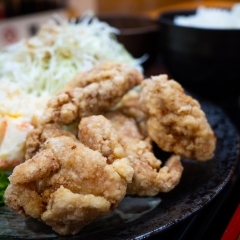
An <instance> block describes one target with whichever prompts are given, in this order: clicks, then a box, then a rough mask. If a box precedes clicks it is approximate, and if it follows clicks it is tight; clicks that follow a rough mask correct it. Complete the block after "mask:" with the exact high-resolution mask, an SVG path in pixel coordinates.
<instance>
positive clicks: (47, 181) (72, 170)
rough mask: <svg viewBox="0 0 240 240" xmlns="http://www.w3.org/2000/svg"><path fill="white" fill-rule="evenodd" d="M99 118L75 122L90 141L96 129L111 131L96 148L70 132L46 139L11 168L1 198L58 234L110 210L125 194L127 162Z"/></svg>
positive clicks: (73, 231)
mask: <svg viewBox="0 0 240 240" xmlns="http://www.w3.org/2000/svg"><path fill="white" fill-rule="evenodd" d="M97 118H98V117H95V118H94V121H98V120H97ZM83 120H84V119H83ZM99 122H101V123H103V125H94V127H95V128H94V129H89V130H88V129H85V128H89V127H92V124H91V118H88V123H89V125H86V124H84V126H83V127H81V125H82V123H80V129H83V131H85V132H89V139H91V140H92V141H93V142H97V141H98V140H100V139H101V136H99V134H101V133H102V132H109V133H111V134H110V135H108V136H106V135H104V138H102V140H101V141H100V143H99V150H100V151H101V152H100V151H97V150H92V149H91V148H89V147H87V146H86V145H84V144H82V143H81V142H79V141H78V140H77V139H74V138H72V137H71V136H55V137H52V138H49V139H47V141H45V142H44V143H43V146H42V147H41V148H40V149H39V151H38V152H37V153H36V155H34V156H33V157H32V158H31V159H29V160H27V161H25V162H24V163H22V164H20V165H18V166H17V167H16V168H15V169H14V170H13V173H12V175H11V176H10V177H9V179H10V185H9V186H8V188H7V189H6V191H5V196H4V197H5V203H6V204H7V205H8V206H9V207H10V208H11V209H12V210H13V211H15V212H17V213H19V214H22V215H25V216H31V217H34V218H37V219H39V220H42V221H44V222H45V223H46V224H48V225H50V226H51V227H52V228H53V230H54V231H56V232H57V233H59V234H61V235H69V234H72V235H74V234H76V233H78V232H79V231H80V230H81V229H82V228H83V227H84V226H86V225H87V224H89V223H91V222H92V221H93V220H94V219H96V218H98V217H101V216H103V215H105V214H107V213H109V212H110V211H112V210H113V209H114V208H115V207H116V206H117V205H118V204H119V202H120V201H121V200H122V199H123V197H124V196H125V194H126V189H127V184H128V183H129V182H130V181H131V180H132V176H133V168H132V167H131V165H130V162H129V160H128V158H126V157H125V152H124V150H123V148H122V147H121V145H120V143H119V142H118V140H117V138H118V136H117V134H116V133H114V129H113V128H111V125H110V124H109V123H108V120H107V119H105V118H104V119H103V117H102V116H100V117H99ZM80 131H81V130H80ZM105 137H107V139H106V138H105ZM106 146H107V148H106ZM104 149H107V151H105V150H104ZM102 150H103V151H102ZM102 152H103V154H102ZM110 159H111V161H109V160H110Z"/></svg>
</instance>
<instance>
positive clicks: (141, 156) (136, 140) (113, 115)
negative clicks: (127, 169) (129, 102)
mask: <svg viewBox="0 0 240 240" xmlns="http://www.w3.org/2000/svg"><path fill="white" fill-rule="evenodd" d="M106 117H107V118H108V119H109V120H110V121H111V123H112V125H113V127H114V128H115V130H116V131H117V133H118V135H119V139H120V142H121V144H122V145H123V147H124V149H125V151H126V154H127V157H128V158H129V160H130V162H131V165H132V167H133V169H134V175H133V180H132V182H131V183H129V184H128V188H127V193H128V194H137V195H139V196H154V195H156V194H158V193H159V192H169V191H170V190H172V189H173V188H174V187H175V186H176V185H177V184H178V183H179V181H180V178H181V176H182V172H183V167H182V165H181V161H180V157H179V156H176V155H173V156H172V157H170V158H169V159H168V160H167V162H166V163H165V165H164V166H163V167H161V165H162V162H161V160H159V159H157V158H156V157H155V156H154V154H153V152H152V145H151V140H150V139H149V138H145V137H144V136H143V135H142V134H141V133H140V131H139V129H138V127H137V124H136V122H135V120H134V119H133V118H130V117H127V116H125V115H123V114H122V113H120V112H109V113H107V114H106Z"/></svg>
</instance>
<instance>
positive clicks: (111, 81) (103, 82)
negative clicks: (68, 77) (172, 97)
mask: <svg viewBox="0 0 240 240" xmlns="http://www.w3.org/2000/svg"><path fill="white" fill-rule="evenodd" d="M142 80H143V75H142V74H141V73H140V72H139V71H137V70H136V69H133V68H130V67H128V66H126V65H124V64H121V63H116V62H112V63H110V62H103V63H101V64H99V65H98V66H96V67H94V68H92V69H91V70H89V71H85V72H82V73H78V74H77V75H76V76H75V77H74V78H73V79H72V81H70V83H69V84H68V86H67V87H66V88H65V91H62V92H60V93H58V94H57V95H55V96H54V97H53V98H52V99H51V100H50V101H49V102H48V106H47V108H46V111H45V112H44V114H43V117H42V119H41V121H42V123H49V122H57V123H63V124H69V123H71V122H73V121H74V120H76V119H81V118H82V117H87V116H91V115H94V114H101V113H102V112H105V111H107V110H109V109H110V108H112V107H114V106H115V105H116V104H117V103H118V102H119V101H120V99H121V98H122V96H123V95H124V94H125V93H126V92H127V91H128V90H130V89H131V88H133V87H134V86H136V85H139V84H140V83H141V82H142Z"/></svg>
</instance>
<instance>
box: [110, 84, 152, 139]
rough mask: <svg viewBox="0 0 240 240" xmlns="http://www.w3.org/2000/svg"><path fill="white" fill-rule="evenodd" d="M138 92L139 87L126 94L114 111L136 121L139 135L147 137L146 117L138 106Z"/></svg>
mask: <svg viewBox="0 0 240 240" xmlns="http://www.w3.org/2000/svg"><path fill="white" fill-rule="evenodd" d="M140 91H141V86H137V87H135V88H133V89H131V90H130V91H129V92H127V93H126V94H125V95H124V96H123V98H122V99H121V101H120V102H119V103H118V104H117V105H116V107H115V108H114V110H116V111H121V112H122V113H124V115H126V116H129V117H132V118H134V119H135V120H136V123H137V125H138V126H139V130H140V131H141V133H142V134H143V135H144V136H145V137H147V136H148V131H147V126H146V121H147V117H146V114H145V113H144V112H143V111H142V109H141V106H140V101H139V99H140Z"/></svg>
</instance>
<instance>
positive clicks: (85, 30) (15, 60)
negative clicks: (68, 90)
mask: <svg viewBox="0 0 240 240" xmlns="http://www.w3.org/2000/svg"><path fill="white" fill-rule="evenodd" d="M116 34H118V29H116V28H113V27H111V26H110V25H108V24H107V23H105V22H101V21H100V20H98V18H96V17H95V16H94V14H92V13H90V12H89V13H87V14H84V15H83V17H82V18H81V19H80V20H79V21H78V22H76V20H72V21H68V20H67V19H63V18H60V17H59V16H55V17H54V18H52V19H50V20H49V21H48V22H46V23H45V24H44V25H42V26H41V27H40V29H39V31H38V33H37V34H36V35H35V36H33V37H31V38H29V39H22V40H21V41H19V42H18V43H15V44H13V45H10V46H8V47H5V48H4V49H1V50H0V169H12V168H13V167H14V166H16V165H18V164H20V163H21V162H23V161H24V155H25V140H26V136H27V133H28V132H29V131H30V130H31V129H32V128H34V127H35V126H37V124H38V119H39V117H40V116H41V114H42V112H43V109H44V107H45V106H46V103H47V101H48V100H49V98H50V97H51V96H52V95H53V94H55V93H56V92H57V91H58V90H60V89H61V88H62V87H63V86H64V85H65V83H66V82H68V81H69V80H70V79H71V78H72V77H73V76H74V75H75V74H76V73H77V72H79V71H83V70H88V69H90V68H92V67H93V66H95V65H97V64H99V63H100V62H102V61H118V62H122V63H126V64H128V65H130V66H132V67H135V68H137V69H138V70H140V71H142V67H141V60H140V59H134V58H133V57H132V56H131V54H130V53H129V52H127V50H126V49H125V47H124V46H123V45H122V44H120V43H119V42H118V41H117V40H116ZM0 181H1V179H0Z"/></svg>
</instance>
